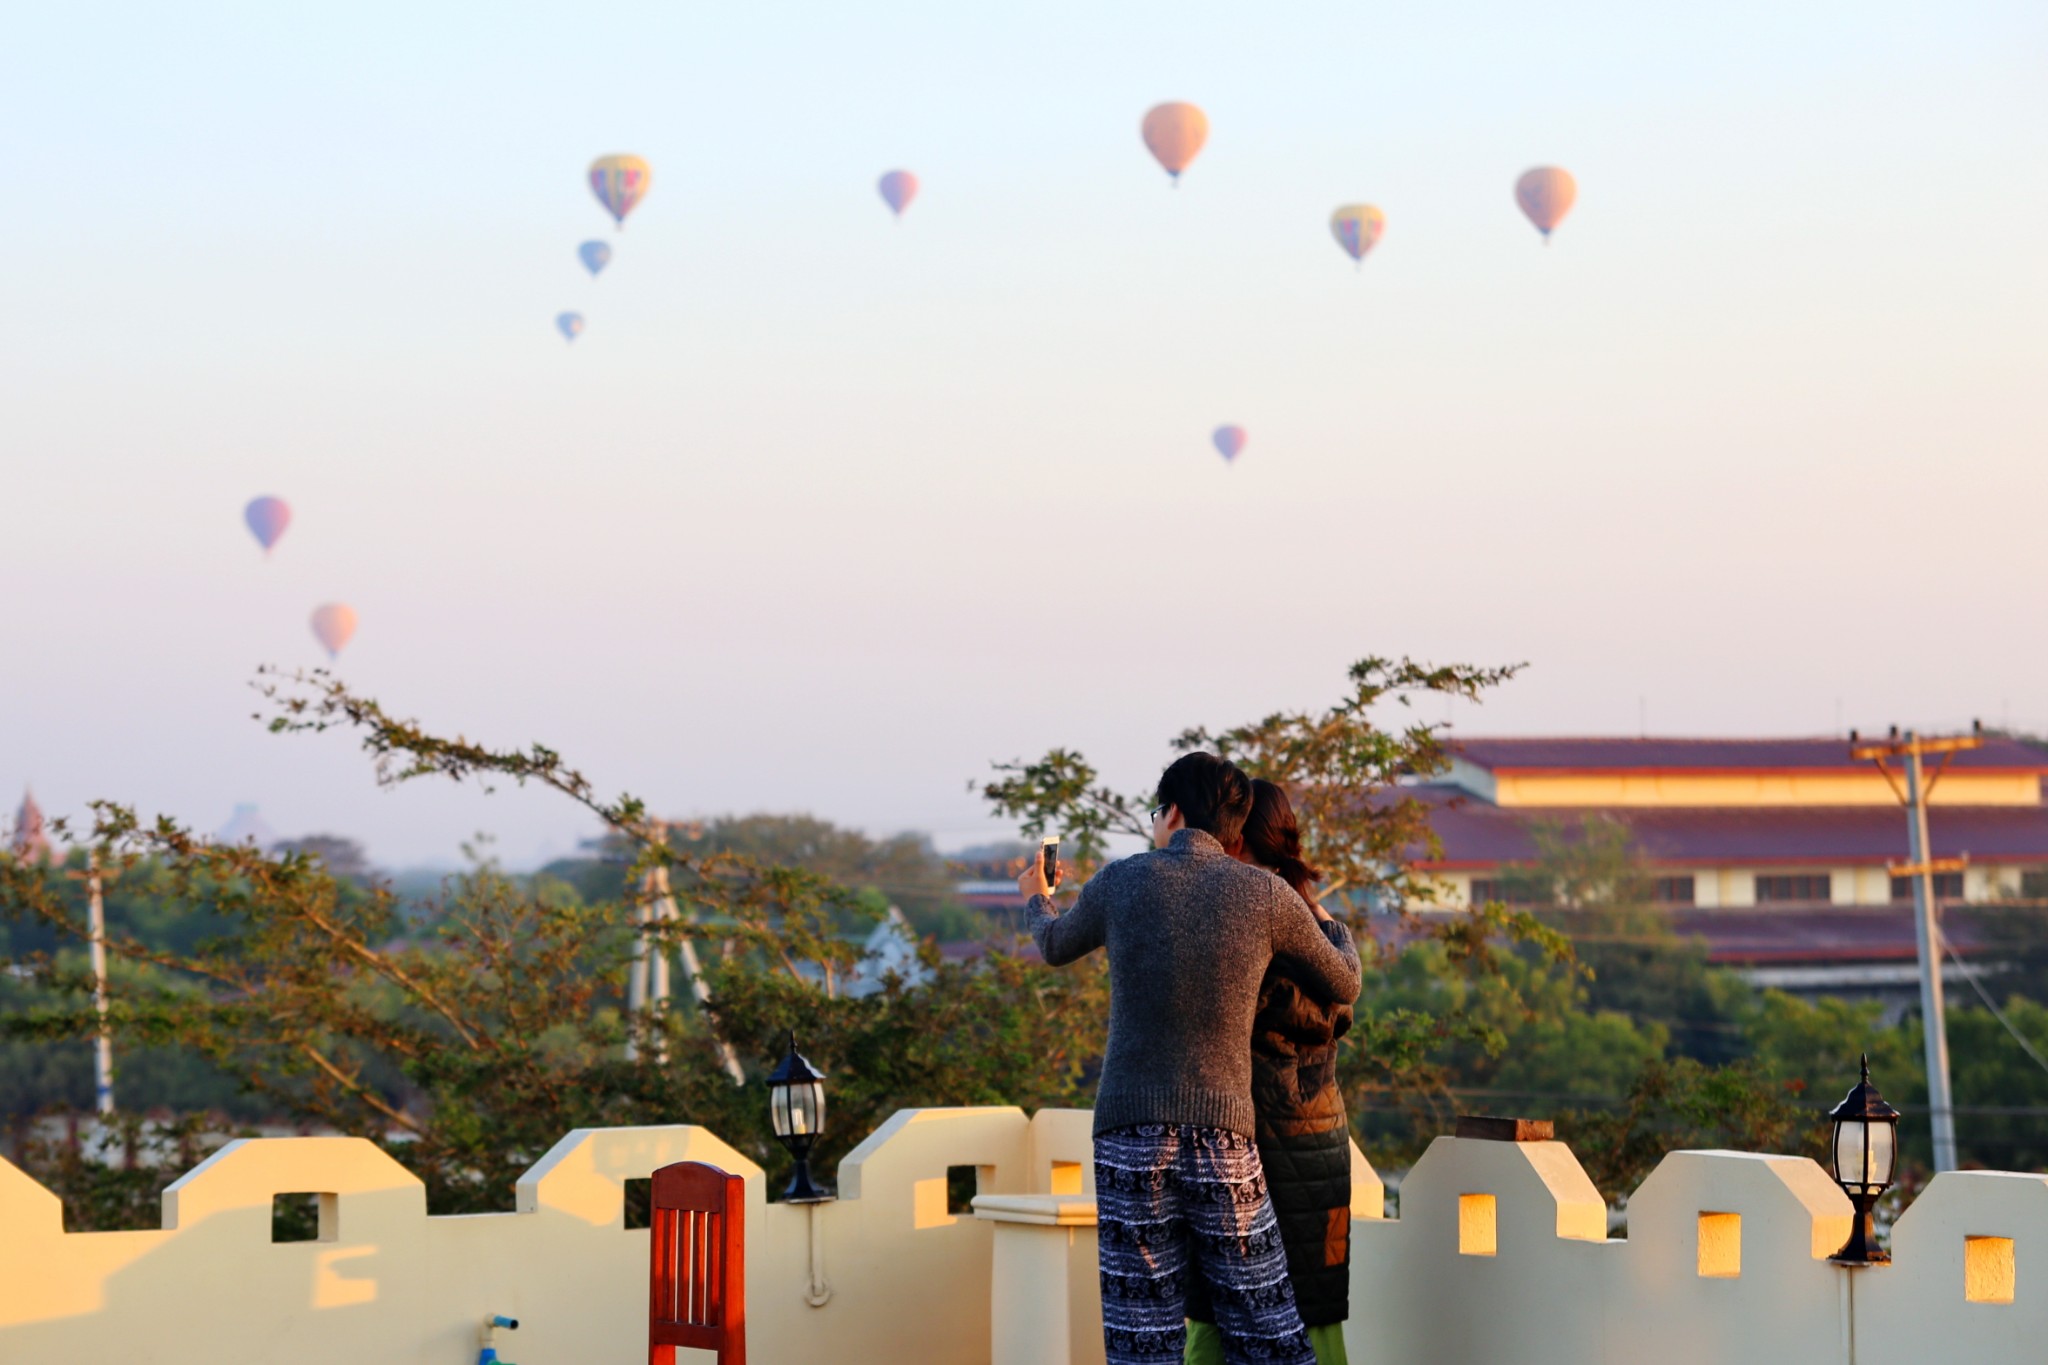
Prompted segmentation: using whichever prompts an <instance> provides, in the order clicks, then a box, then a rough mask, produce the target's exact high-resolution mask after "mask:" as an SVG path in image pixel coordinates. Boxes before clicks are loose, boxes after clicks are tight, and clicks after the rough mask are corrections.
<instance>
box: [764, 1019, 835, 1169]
mask: <svg viewBox="0 0 2048 1365" xmlns="http://www.w3.org/2000/svg"><path fill="white" fill-rule="evenodd" d="M768 1116H769V1119H770V1120H771V1121H772V1122H773V1123H774V1125H775V1137H776V1140H777V1141H779V1142H781V1143H782V1145H783V1146H784V1147H786V1148H788V1149H789V1154H790V1155H791V1156H793V1157H795V1158H796V1174H794V1175H792V1176H791V1177H790V1178H789V1188H788V1189H786V1190H784V1191H783V1192H782V1202H783V1203H785V1204H822V1203H824V1202H825V1201H827V1200H829V1199H835V1198H837V1197H838V1196H836V1195H834V1194H833V1193H832V1191H830V1190H826V1189H820V1188H819V1187H818V1186H816V1185H814V1184H812V1183H811V1147H812V1146H813V1144H815V1143H816V1142H817V1140H818V1135H819V1134H820V1133H822V1132H824V1131H825V1074H824V1073H823V1072H821V1071H819V1070H818V1069H817V1068H816V1067H814V1066H812V1065H811V1064H810V1063H809V1062H807V1061H805V1060H804V1059H803V1057H802V1056H801V1055H799V1054H798V1052H797V1050H796V1030H794V1029H791V1030H790V1033H789V1055H788V1056H786V1057H784V1058H783V1059H782V1064H781V1065H780V1066H778V1067H776V1068H775V1070H774V1072H773V1073H772V1074H771V1075H770V1076H769V1077H768Z"/></svg>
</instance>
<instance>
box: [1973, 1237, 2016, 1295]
mask: <svg viewBox="0 0 2048 1365" xmlns="http://www.w3.org/2000/svg"><path fill="white" fill-rule="evenodd" d="M2017 1278H2018V1275H2017V1270H2016V1268H2015V1266H2014V1264H2013V1255H2012V1238H2010V1237H1965V1238H1964V1239H1963V1298H1964V1299H1965V1300H1967V1301H1968V1302H1970V1303H2011V1302H2012V1291H2013V1285H2014V1282H2015V1281H2016V1280H2017Z"/></svg>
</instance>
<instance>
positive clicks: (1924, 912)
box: [1849, 728, 1984, 1175]
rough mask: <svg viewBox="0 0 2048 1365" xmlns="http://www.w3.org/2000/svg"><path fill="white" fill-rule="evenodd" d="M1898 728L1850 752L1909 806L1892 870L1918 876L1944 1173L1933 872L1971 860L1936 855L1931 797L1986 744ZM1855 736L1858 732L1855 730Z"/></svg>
mask: <svg viewBox="0 0 2048 1365" xmlns="http://www.w3.org/2000/svg"><path fill="white" fill-rule="evenodd" d="M1898 734H1899V732H1898V730H1897V729H1896V728H1894V729H1893V730H1892V737H1891V738H1890V739H1888V740H1886V741H1885V742H1883V743H1881V744H1856V745H1853V746H1852V747H1851V748H1850V750H1849V753H1850V756H1851V757H1854V758H1867V759H1870V760H1871V761H1872V762H1874V763H1876V764H1877V770H1878V771H1879V772H1881V773H1883V774H1884V779H1885V781H1886V782H1888V783H1890V784H1891V789H1892V792H1893V794H1894V795H1896V796H1897V797H1898V798H1899V800H1900V801H1901V802H1902V803H1904V805H1905V807H1906V849H1907V858H1908V860H1909V861H1907V862H1904V863H1894V864H1893V865H1892V866H1891V868H1890V869H1889V871H1890V872H1891V873H1892V875H1893V876H1899V877H1911V878H1912V879H1913V941H1914V943H1915V945H1916V946H1917V947H1918V949H1919V952H1920V1018H1921V1034H1922V1038H1923V1040H1924V1042H1925V1046H1926V1054H1927V1109H1928V1117H1929V1119H1930V1120H1931V1121H1932V1126H1933V1129H1934V1172H1935V1174H1936V1175H1939V1174H1941V1173H1942V1172H1943V1171H1952V1170H1954V1169H1955V1168H1956V1114H1955V1103H1954V1101H1953V1100H1952V1099H1951V1098H1950V1095H1949V1084H1948V1016H1947V1015H1946V1014H1945V1013H1944V1003H1943V1000H1942V983H1941V959H1942V950H1941V921H1940V917H1939V907H1938V904H1937V902H1936V900H1935V897H1934V874H1935V873H1937V872H1960V871H1962V869H1963V868H1964V867H1965V866H1967V865H1968V862H1969V860H1968V859H1967V858H1936V857H1934V856H1933V852H1932V849H1931V847H1930V845H1929V844H1928V840H1927V798H1928V797H1929V796H1930V795H1931V794H1932V793H1933V791H1934V784H1935V783H1937V782H1939V781H1940V780H1941V775H1942V773H1943V772H1945V771H1946V770H1947V768H1948V761H1949V760H1950V759H1951V758H1953V757H1955V755H1956V754H1958V753H1960V752H1961V751H1963V750H1965V749H1976V748H1980V747H1982V745H1983V743H1984V739H1983V737H1982V736H1981V735H1976V734H1970V735H1953V736H1947V737H1937V738H1933V739H1921V738H1920V736H1919V735H1918V734H1916V733H1915V732H1914V731H1911V730H1908V731H1907V732H1906V736H1905V738H1904V739H1900V738H1899V737H1898ZM1851 738H1852V739H1853V738H1854V735H1853V734H1852V735H1851ZM1928 754H1939V755H1941V761H1940V762H1939V763H1937V764H1936V765H1935V767H1934V773H1933V775H1932V776H1931V777H1930V776H1928V774H1927V773H1926V771H1925V769H1924V767H1923V766H1922V763H1921V760H1922V758H1924V757H1925V756H1926V755H1928ZM1895 758H1903V759H1904V760H1905V777H1906V784H1905V787H1904V789H1903V790H1901V788H1900V786H1899V783H1898V779H1897V778H1896V777H1895V776H1894V775H1893V772H1892V769H1891V767H1890V766H1889V765H1888V763H1887V762H1886V760H1887V759H1895Z"/></svg>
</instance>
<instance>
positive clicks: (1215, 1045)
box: [1030, 829, 1358, 1137]
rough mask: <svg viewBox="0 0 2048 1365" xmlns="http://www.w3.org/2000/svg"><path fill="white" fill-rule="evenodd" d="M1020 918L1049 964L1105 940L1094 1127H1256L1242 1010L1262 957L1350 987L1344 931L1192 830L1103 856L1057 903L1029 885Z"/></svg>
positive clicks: (1248, 1035) (1250, 1011)
mask: <svg viewBox="0 0 2048 1365" xmlns="http://www.w3.org/2000/svg"><path fill="white" fill-rule="evenodd" d="M1030 917H1031V934H1032V937H1033V938H1035V939H1037V940H1038V951H1039V952H1040V953H1042V954H1044V956H1045V960H1046V961H1047V962H1049V963H1051V964H1052V965H1053V966H1055V967H1059V966H1064V965H1065V964H1067V963H1069V962H1072V961H1075V960H1076V959H1077V958H1080V957H1083V956H1085V955H1086V954H1088V953H1091V952H1093V951H1094V950H1095V949H1097V948H1107V949H1108V950H1109V1047H1108V1050H1107V1051H1106V1052H1105V1054H1104V1055H1103V1059H1102V1079H1101V1083H1100V1084H1099V1086H1098V1087H1097V1090H1096V1096H1095V1131H1096V1132H1098V1133H1105V1132H1108V1131H1109V1130H1111V1129H1113V1128H1126V1127H1129V1126H1130V1125H1132V1124H1136V1123H1171V1124H1187V1125H1191V1126H1195V1127H1202V1128H1223V1129H1227V1130H1229V1131H1231V1132H1234V1133H1241V1134H1243V1135H1244V1136H1246V1137H1255V1136H1256V1133H1257V1120H1256V1114H1255V1111H1254V1109H1253V1106H1252V1018H1253V1016H1254V1014H1255V1013H1256V1012H1257V1010H1258V1003H1259V986H1260V983H1261V982H1262V981H1263V980H1264V979H1265V976H1266V968H1267V967H1269V966H1271V965H1272V964H1273V962H1274V960H1275V959H1276V958H1282V959H1286V960H1288V962H1289V963H1290V964H1291V965H1292V968H1293V970H1294V972H1295V973H1296V974H1298V975H1300V976H1301V977H1302V978H1303V979H1304V980H1306V981H1308V982H1310V983H1311V984H1312V985H1313V986H1314V988H1315V989H1316V992H1317V993H1318V994H1320V995H1325V996H1327V997H1328V998H1330V999H1333V1000H1338V1001H1342V1002H1347V1003H1348V1002H1350V1001H1353V1000H1356V999H1357V998H1358V949H1357V948H1356V947H1355V946H1354V945H1353V944H1352V942H1351V931H1350V930H1348V929H1346V928H1345V927H1344V926H1343V925H1342V924H1339V923H1337V922H1335V921H1331V920H1322V921H1319V920H1317V919H1316V917H1315V915H1314V913H1313V912H1312V911H1310V909H1309V908H1308V904H1307V903H1306V902H1305V901H1303V900H1302V898H1301V897H1300V896H1297V895H1296V894H1295V893H1294V889H1293V888H1292V887H1290V886H1288V885H1287V883H1285V882H1283V881H1281V880H1280V879H1279V878H1278V877H1276V876H1274V875H1273V874H1272V873H1271V872H1268V871H1266V869H1264V868H1262V867H1254V866H1251V865H1250V864H1248V863H1241V862H1239V861H1238V860H1237V859H1235V858H1233V857H1231V856H1230V855H1229V854H1228V853H1225V852H1224V851H1223V845H1221V844H1219V843H1217V842H1216V840H1215V838H1214V837H1213V836H1211V835H1209V834H1206V833H1204V832H1203V831H1201V830H1194V829H1182V830H1179V831H1176V832H1175V834H1174V836H1173V840H1172V842H1171V843H1169V844H1168V845H1167V846H1166V847H1165V848H1162V849H1154V850H1151V851H1150V852H1146V853H1140V854H1138V855H1136V856H1134V857H1130V858H1125V859H1122V860H1121V861H1118V862H1114V863H1111V864H1110V865H1109V866H1108V867H1105V868H1103V869H1102V870H1101V871H1100V872H1098V873H1096V874H1095V875H1094V876H1093V877H1091V878H1089V879H1088V884H1087V885H1086V886H1084V887H1082V888H1081V895H1080V898H1079V899H1078V900H1076V901H1075V902H1074V904H1073V906H1072V907H1071V908H1070V909H1068V910H1067V911H1066V913H1064V914H1062V913H1060V911H1059V910H1058V909H1057V908H1056V907H1055V906H1054V905H1053V903H1052V902H1051V901H1050V900H1048V899H1047V898H1045V897H1044V896H1033V897H1032V898H1031V902H1030Z"/></svg>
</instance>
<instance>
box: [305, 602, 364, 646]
mask: <svg viewBox="0 0 2048 1365" xmlns="http://www.w3.org/2000/svg"><path fill="white" fill-rule="evenodd" d="M355 633H356V609H355V608H354V607H351V606H349V605H347V604H346V603H342V602H329V603H326V604H325V605H323V606H321V607H318V608H316V609H315V610H314V612H313V638H315V639H316V640H318V641H319V642H320V645H321V647H322V648H323V649H325V650H326V651H327V657H328V658H330V659H334V658H339V657H340V656H341V651H342V650H343V648H345V647H346V646H347V644H348V642H349V640H350V639H351V638H353V637H354V635H355Z"/></svg>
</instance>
